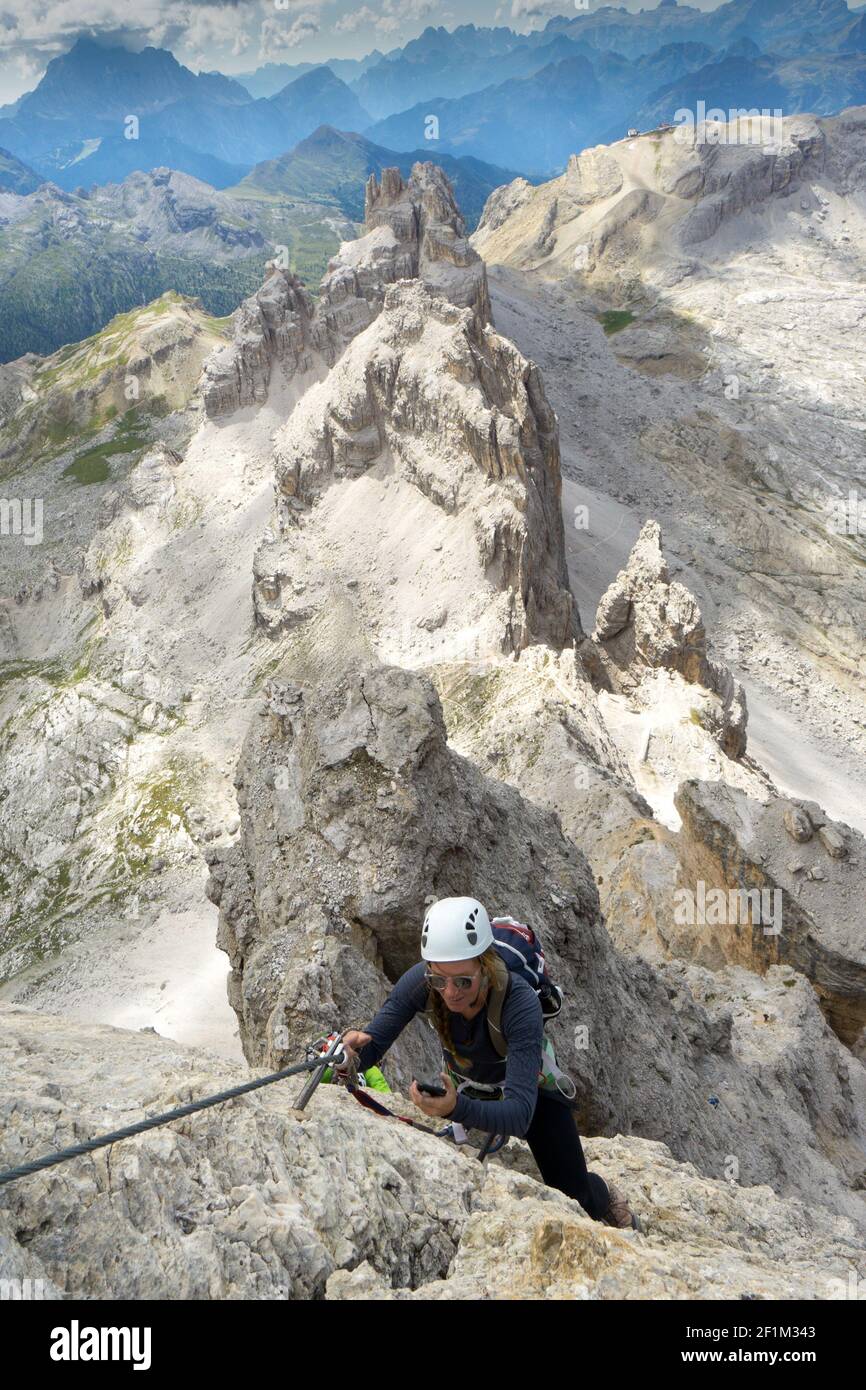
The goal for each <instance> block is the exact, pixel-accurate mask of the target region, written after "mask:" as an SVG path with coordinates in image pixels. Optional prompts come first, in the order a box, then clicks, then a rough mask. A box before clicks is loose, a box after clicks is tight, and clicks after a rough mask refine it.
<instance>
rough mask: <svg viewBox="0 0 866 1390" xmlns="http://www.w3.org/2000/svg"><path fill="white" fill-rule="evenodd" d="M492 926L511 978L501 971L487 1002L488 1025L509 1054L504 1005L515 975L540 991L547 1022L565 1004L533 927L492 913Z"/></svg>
mask: <svg viewBox="0 0 866 1390" xmlns="http://www.w3.org/2000/svg"><path fill="white" fill-rule="evenodd" d="M490 927H491V930H492V932H493V940H494V944H495V946H496V950H497V952H498V953H499V957H500V959H501V960H502V962H503V964H504V965H505V966H506V968H507V970H508V975H507V978H505V977H503V976H502V975H501V974H500V979H499V982H498V983H497V985H496V987H495V988H494V989H493V992H492V993H491V996H490V1000H489V1002H488V1004H487V1028H488V1032H489V1033H490V1041H491V1043H492V1044H493V1046H494V1047H495V1049H496V1051H497V1052H498V1053H499V1055H500V1057H505V1056H506V1055H507V1052H508V1048H507V1046H506V1042H505V1037H504V1035H503V1033H502V1008H503V1005H504V1003H505V1000H506V999H507V998H508V994H509V991H510V989H511V976H512V975H520V976H522V977H523V979H524V980H526V983H527V984H528V985H531V986H532V988H533V989H534V990H535V993H536V994H537V995H538V1001H539V1003H540V1004H541V1012H542V1014H543V1015H544V1022H545V1023H547V1022H548V1020H549V1019H551V1018H555V1017H556V1015H557V1014H558V1013H559V1011H560V1009H561V1008H562V990H561V989H559V988H558V986H557V985H555V984H554V983H553V981H552V980H551V978H550V975H549V974H548V972H547V964H546V962H545V959H544V949H543V947H542V945H541V942H540V941H539V939H538V936H537V935H536V933H535V932H534V931H533V930H532V927H528V926H526V925H525V924H524V923H523V922H518V921H517V919H516V918H514V917H492V918H491V919H490Z"/></svg>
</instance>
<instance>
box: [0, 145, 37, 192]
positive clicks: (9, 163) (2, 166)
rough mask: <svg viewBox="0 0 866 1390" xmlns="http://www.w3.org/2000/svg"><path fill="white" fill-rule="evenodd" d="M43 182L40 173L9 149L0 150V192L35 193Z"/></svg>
mask: <svg viewBox="0 0 866 1390" xmlns="http://www.w3.org/2000/svg"><path fill="white" fill-rule="evenodd" d="M41 183H42V180H41V178H40V177H39V175H38V174H35V173H34V172H33V170H32V169H28V167H27V165H26V164H22V163H21V160H20V159H16V158H15V156H14V154H10V153H9V151H8V150H0V192H3V193H33V192H34V190H35V189H37V188H38V187H39V185H40V184H41Z"/></svg>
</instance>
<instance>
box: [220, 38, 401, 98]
mask: <svg viewBox="0 0 866 1390" xmlns="http://www.w3.org/2000/svg"><path fill="white" fill-rule="evenodd" d="M384 56H385V55H384V54H383V53H380V51H379V49H378V48H374V49H373V51H372V53H368V54H367V56H366V57H365V58H329V59H328V61H327V62H326V63H324V64H322V63H295V64H291V63H265V64H264V66H263V67H260V68H256V70H255V72H242V73H238V74H237V76H236V78H235V81H236V82H240V83H242V85H243V86H244V87H246V89H247V91H248V92H249V94H250V96H253V97H272V96H276V94H277V92H281V91H282V90H283V88H284V87H286V86H288V84H289V83H290V82H294V81H295V79H296V78H297V77H303V76H304V74H305V73H307V72H312V71H313V69H314V68H317V67H328V68H330V69H331V72H332V73H333V74H334V76H335V77H339V78H340V79H341V81H343V82H349V83H351V82H353V81H355V79H356V78H358V77H360V76H361V75H362V73H365V72H366V71H367V69H368V68H371V67H374V66H375V64H376V63H379V62H381V60H382V58H383V57H384Z"/></svg>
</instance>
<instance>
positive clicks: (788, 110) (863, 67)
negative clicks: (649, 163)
mask: <svg viewBox="0 0 866 1390" xmlns="http://www.w3.org/2000/svg"><path fill="white" fill-rule="evenodd" d="M746 42H748V41H746ZM698 101H703V102H704V103H705V107H706V109H707V110H709V109H710V108H711V107H716V108H719V109H721V110H723V111H729V110H730V109H731V108H736V109H740V108H745V109H747V110H748V109H757V110H763V109H766V110H769V111H776V110H778V111H781V112H782V113H783V114H784V115H786V116H790V115H795V114H796V113H798V112H805V111H814V112H818V113H820V114H822V115H832V114H833V113H834V112H836V111H839V110H840V109H844V108H845V107H847V106H861V105H863V104H864V103H866V54H862V53H856V54H855V53H852V54H818V55H817V56H815V57H811V58H801V59H779V58H777V57H770V56H767V55H764V54H761V53H759V52H758V50H757V49H756V48H755V45H754V44H751V45H749V46H748V47H746V45H745V44H744V43H742V42H741V43H740V44H739V45H735V46H734V48H733V49H732V50H731V51H729V52H727V53H724V54H722V55H721V56H720V57H718V58H715V59H713V60H712V61H711V62H709V63H707V64H706V65H705V66H703V67H701V68H698V69H697V71H695V72H691V73H688V74H684V75H683V76H682V77H680V78H678V79H677V80H676V81H675V82H673V83H671V84H669V85H667V86H665V87H663V88H661V89H660V90H659V91H657V92H655V93H653V94H652V95H651V96H650V97H649V98H648V99H647V100H646V101H645V102H643V103H642V104H641V105H640V106H635V107H633V108H632V110H631V114H630V116H629V120H628V123H629V125H632V124H633V125H635V126H637V128H638V129H639V130H644V129H647V128H649V127H652V126H655V125H657V124H658V123H659V122H662V121H673V119H674V116H675V114H676V112H677V111H678V110H681V109H685V110H690V111H695V110H696V108H697V103H698ZM609 138H611V139H614V138H616V134H615V132H614V131H610V132H609Z"/></svg>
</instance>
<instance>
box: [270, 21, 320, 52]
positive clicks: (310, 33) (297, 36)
mask: <svg viewBox="0 0 866 1390" xmlns="http://www.w3.org/2000/svg"><path fill="white" fill-rule="evenodd" d="M318 32H319V21H318V19H317V18H316V16H315V15H314V14H301V15H298V17H297V19H293V20H291V22H289V18H288V16H286V18H285V19H279V18H278V19H266V20H265V21H264V23H263V24H262V28H261V33H260V34H259V61H260V62H264V63H267V62H270V61H271V60H272V59H274V58H276V57H277V56H278V55H279V54H281V53H284V52H286V50H287V49H291V48H297V46H298V44H299V43H303V42H304V40H305V39H311V38H314V37H315V35H316V34H318Z"/></svg>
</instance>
